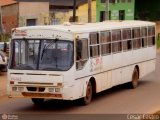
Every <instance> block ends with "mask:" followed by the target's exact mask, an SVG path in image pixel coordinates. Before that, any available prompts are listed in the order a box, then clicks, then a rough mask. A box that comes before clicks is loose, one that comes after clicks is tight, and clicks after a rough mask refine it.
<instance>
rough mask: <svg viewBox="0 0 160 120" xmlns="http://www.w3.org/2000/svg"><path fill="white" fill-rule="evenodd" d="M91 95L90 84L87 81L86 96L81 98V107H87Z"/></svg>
mask: <svg viewBox="0 0 160 120" xmlns="http://www.w3.org/2000/svg"><path fill="white" fill-rule="evenodd" d="M92 95H93V89H92V84H91V82H90V81H89V83H88V85H87V88H86V96H85V97H83V98H81V103H82V104H83V105H88V104H89V103H90V102H91V100H92Z"/></svg>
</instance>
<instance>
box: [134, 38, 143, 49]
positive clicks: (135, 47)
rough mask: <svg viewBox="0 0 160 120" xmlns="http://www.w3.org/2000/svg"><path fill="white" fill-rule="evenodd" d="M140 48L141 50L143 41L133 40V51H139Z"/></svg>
mask: <svg viewBox="0 0 160 120" xmlns="http://www.w3.org/2000/svg"><path fill="white" fill-rule="evenodd" d="M139 48H141V39H135V40H133V49H139Z"/></svg>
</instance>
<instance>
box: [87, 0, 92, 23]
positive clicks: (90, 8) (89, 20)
mask: <svg viewBox="0 0 160 120" xmlns="http://www.w3.org/2000/svg"><path fill="white" fill-rule="evenodd" d="M88 22H89V23H90V22H92V0H88Z"/></svg>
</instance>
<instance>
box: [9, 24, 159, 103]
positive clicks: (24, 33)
mask: <svg viewBox="0 0 160 120" xmlns="http://www.w3.org/2000/svg"><path fill="white" fill-rule="evenodd" d="M155 33H156V32H155V23H152V22H144V21H106V22H101V23H86V24H78V23H74V24H69V23H68V24H63V25H54V26H31V27H21V28H16V29H13V30H12V40H11V51H10V53H11V55H10V62H9V70H8V86H7V88H8V96H9V97H25V98H31V99H32V101H33V103H35V104H41V103H42V102H44V100H45V99H61V100H76V99H80V100H81V102H82V103H83V104H89V103H90V102H91V99H92V96H93V94H94V93H99V92H101V91H104V90H106V89H109V88H111V87H113V86H116V85H120V84H124V83H128V85H130V87H132V88H136V87H137V85H138V80H139V79H140V78H142V77H143V76H145V75H147V74H148V73H151V72H152V71H154V70H155V62H156V45H155Z"/></svg>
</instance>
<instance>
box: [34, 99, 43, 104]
mask: <svg viewBox="0 0 160 120" xmlns="http://www.w3.org/2000/svg"><path fill="white" fill-rule="evenodd" d="M32 102H33V103H34V104H35V105H41V104H42V103H43V102H44V99H43V98H32Z"/></svg>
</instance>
